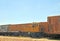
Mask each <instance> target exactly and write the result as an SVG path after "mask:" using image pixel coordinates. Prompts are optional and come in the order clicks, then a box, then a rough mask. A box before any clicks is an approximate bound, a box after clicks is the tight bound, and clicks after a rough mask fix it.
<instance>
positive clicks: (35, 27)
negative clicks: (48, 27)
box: [9, 23, 39, 32]
mask: <svg viewBox="0 0 60 41" xmlns="http://www.w3.org/2000/svg"><path fill="white" fill-rule="evenodd" d="M9 31H21V32H39V24H38V23H27V24H16V25H10V26H9Z"/></svg>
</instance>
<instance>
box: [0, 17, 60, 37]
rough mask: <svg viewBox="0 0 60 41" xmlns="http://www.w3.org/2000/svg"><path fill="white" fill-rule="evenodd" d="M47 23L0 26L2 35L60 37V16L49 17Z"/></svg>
mask: <svg viewBox="0 0 60 41" xmlns="http://www.w3.org/2000/svg"><path fill="white" fill-rule="evenodd" d="M47 19H48V20H47V22H33V23H26V24H13V25H12V24H10V25H0V35H3V36H29V37H53V38H56V37H60V16H49V17H48V18H47Z"/></svg>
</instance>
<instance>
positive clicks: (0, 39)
mask: <svg viewBox="0 0 60 41" xmlns="http://www.w3.org/2000/svg"><path fill="white" fill-rule="evenodd" d="M0 41H60V40H49V39H47V38H41V39H36V38H35V39H34V38H29V37H8V36H0Z"/></svg>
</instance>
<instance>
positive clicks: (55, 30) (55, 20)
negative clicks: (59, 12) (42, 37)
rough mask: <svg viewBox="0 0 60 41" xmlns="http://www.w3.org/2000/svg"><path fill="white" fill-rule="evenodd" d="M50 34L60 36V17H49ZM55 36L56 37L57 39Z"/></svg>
mask: <svg viewBox="0 0 60 41" xmlns="http://www.w3.org/2000/svg"><path fill="white" fill-rule="evenodd" d="M48 24H49V25H48V32H49V33H48V34H51V35H52V36H54V35H55V36H56V37H57V35H58V36H59V35H60V16H50V17H48ZM55 36H54V37H55Z"/></svg>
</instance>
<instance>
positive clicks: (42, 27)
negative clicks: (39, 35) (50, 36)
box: [39, 22, 48, 33]
mask: <svg viewBox="0 0 60 41" xmlns="http://www.w3.org/2000/svg"><path fill="white" fill-rule="evenodd" d="M39 25H40V32H44V33H48V29H47V28H48V22H40V24H39Z"/></svg>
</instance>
